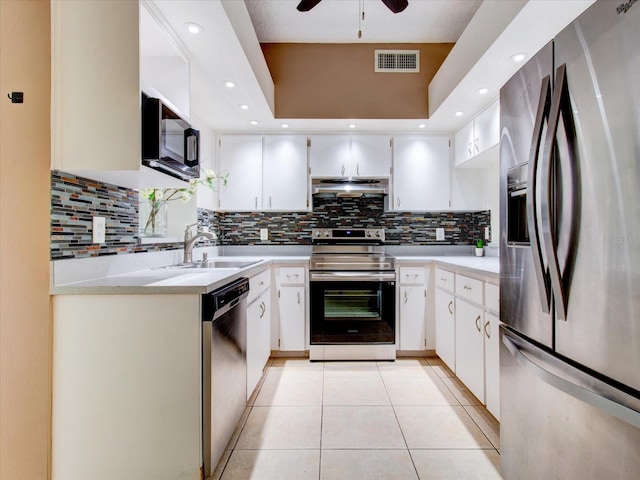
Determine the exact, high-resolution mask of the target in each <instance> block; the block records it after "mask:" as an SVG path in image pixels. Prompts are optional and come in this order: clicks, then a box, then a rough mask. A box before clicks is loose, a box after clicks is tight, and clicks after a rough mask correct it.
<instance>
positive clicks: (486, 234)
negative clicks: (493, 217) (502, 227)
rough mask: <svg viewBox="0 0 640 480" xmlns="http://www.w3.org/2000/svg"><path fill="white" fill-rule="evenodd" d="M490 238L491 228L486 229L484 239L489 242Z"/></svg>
mask: <svg viewBox="0 0 640 480" xmlns="http://www.w3.org/2000/svg"><path fill="white" fill-rule="evenodd" d="M489 238H490V234H489V227H484V239H485V240H489Z"/></svg>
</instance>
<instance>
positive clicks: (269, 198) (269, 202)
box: [269, 195, 271, 208]
mask: <svg viewBox="0 0 640 480" xmlns="http://www.w3.org/2000/svg"><path fill="white" fill-rule="evenodd" d="M269 208H271V195H269Z"/></svg>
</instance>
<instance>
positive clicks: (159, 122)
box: [142, 93, 200, 181]
mask: <svg viewBox="0 0 640 480" xmlns="http://www.w3.org/2000/svg"><path fill="white" fill-rule="evenodd" d="M142 164H143V165H146V166H148V167H151V168H154V169H156V170H160V171H162V172H164V173H166V174H168V175H171V176H172V177H176V178H179V179H181V180H185V181H189V180H191V179H193V178H199V177H200V132H199V131H198V130H196V129H194V128H191V125H189V123H188V122H187V121H186V120H184V119H183V118H181V117H180V115H178V114H177V113H175V112H173V111H172V110H171V109H170V108H169V107H168V106H167V105H164V104H163V103H162V101H161V100H160V99H158V98H152V97H149V96H148V95H146V94H145V93H142Z"/></svg>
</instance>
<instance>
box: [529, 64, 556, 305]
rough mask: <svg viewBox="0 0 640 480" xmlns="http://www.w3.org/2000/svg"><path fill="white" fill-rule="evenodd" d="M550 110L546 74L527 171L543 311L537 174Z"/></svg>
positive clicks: (547, 298) (545, 289)
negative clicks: (545, 124) (545, 125)
mask: <svg viewBox="0 0 640 480" xmlns="http://www.w3.org/2000/svg"><path fill="white" fill-rule="evenodd" d="M550 110H551V77H550V76H549V75H547V76H546V77H544V78H543V79H542V82H541V85H540V100H539V101H538V112H537V113H536V121H535V124H534V127H533V138H532V139H531V150H530V151H529V167H528V173H527V178H528V182H527V226H528V227H529V243H530V248H531V253H532V255H533V269H534V271H535V274H536V279H537V282H538V291H539V293H540V305H541V307H542V311H543V313H549V312H550V311H551V310H550V309H551V289H550V285H549V276H548V275H547V272H546V271H545V269H544V265H543V263H542V248H541V245H540V232H539V230H538V209H537V174H538V158H539V156H540V144H541V143H542V127H543V125H544V121H545V119H547V120H548V118H549V112H550Z"/></svg>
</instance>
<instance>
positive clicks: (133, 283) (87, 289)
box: [50, 255, 500, 295]
mask: <svg viewBox="0 0 640 480" xmlns="http://www.w3.org/2000/svg"><path fill="white" fill-rule="evenodd" d="M395 258H396V263H397V265H398V266H401V265H402V264H403V263H435V264H437V265H441V266H443V267H444V268H448V269H453V270H454V271H456V272H461V273H471V274H476V275H482V276H485V277H486V276H488V277H491V278H495V279H497V278H498V273H499V269H500V262H499V258H498V257H474V256H470V255H469V256H446V255H445V256H413V255H408V256H396V257H395ZM230 259H233V260H234V261H247V262H257V263H254V264H252V265H250V266H248V267H245V268H239V269H238V268H235V269H222V268H220V269H217V268H197V269H190V268H183V269H180V268H170V269H163V268H157V267H156V268H144V269H139V270H136V271H130V272H126V273H116V274H110V273H104V274H103V275H102V276H98V277H96V278H88V279H83V280H80V281H68V278H67V277H62V276H61V275H58V276H55V275H53V274H52V282H51V284H52V286H51V290H50V292H51V294H52V295H92V294H95V295H102V294H110V295H117V294H205V293H209V292H212V291H213V290H215V289H217V288H220V287H222V286H224V285H226V284H227V283H229V282H232V281H234V280H235V279H237V278H240V277H250V276H253V275H255V274H256V273H259V272H260V271H262V270H264V269H265V268H267V267H268V266H269V265H271V264H274V263H298V264H300V263H306V262H308V261H309V257H308V256H268V257H267V256H260V257H246V256H219V257H211V256H210V257H209V260H230ZM52 263H53V262H52ZM172 263H176V262H166V263H161V264H160V265H159V266H164V265H171V264H172ZM58 277H62V278H65V280H67V281H58V282H56V281H55V280H54V278H58Z"/></svg>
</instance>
